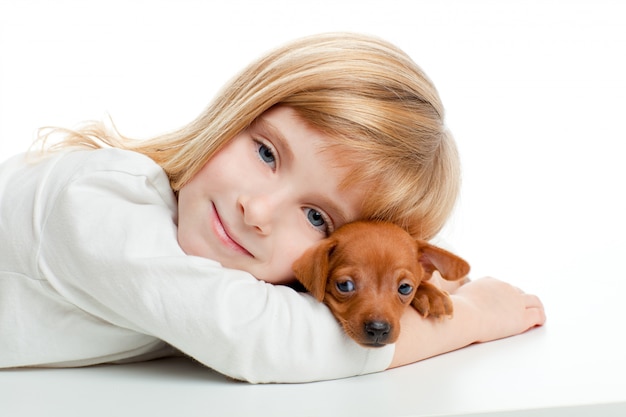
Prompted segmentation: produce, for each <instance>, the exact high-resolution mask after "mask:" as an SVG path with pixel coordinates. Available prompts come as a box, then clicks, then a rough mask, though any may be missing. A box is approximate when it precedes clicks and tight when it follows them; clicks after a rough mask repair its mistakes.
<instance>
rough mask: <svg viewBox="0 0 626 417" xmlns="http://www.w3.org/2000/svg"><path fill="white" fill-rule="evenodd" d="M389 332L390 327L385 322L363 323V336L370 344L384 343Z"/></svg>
mask: <svg viewBox="0 0 626 417" xmlns="http://www.w3.org/2000/svg"><path fill="white" fill-rule="evenodd" d="M390 330H391V325H390V324H389V323H388V322H386V321H380V320H373V321H368V322H367V323H365V334H367V337H368V338H369V340H370V341H371V342H372V343H384V342H385V341H386V340H387V338H388V337H389V331H390Z"/></svg>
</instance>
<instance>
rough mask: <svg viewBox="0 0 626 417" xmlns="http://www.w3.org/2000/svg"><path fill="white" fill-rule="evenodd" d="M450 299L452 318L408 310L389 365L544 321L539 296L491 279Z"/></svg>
mask: <svg viewBox="0 0 626 417" xmlns="http://www.w3.org/2000/svg"><path fill="white" fill-rule="evenodd" d="M451 297H452V299H453V301H454V317H453V318H452V319H444V320H442V321H436V320H431V319H424V318H422V317H421V316H420V315H419V314H418V313H417V312H416V311H415V310H414V309H408V310H407V312H406V313H405V314H404V316H403V318H402V322H401V325H402V332H401V334H400V338H399V339H398V341H397V342H396V350H395V354H394V358H393V361H392V362H391V365H390V368H394V367H397V366H402V365H406V364H409V363H412V362H417V361H419V360H422V359H426V358H429V357H431V356H436V355H439V354H442V353H446V352H450V351H452V350H456V349H459V348H462V347H465V346H467V345H470V344H472V343H477V342H487V341H490V340H496V339H501V338H504V337H508V336H513V335H516V334H519V333H523V332H525V331H526V330H528V329H530V328H532V327H535V326H540V325H542V324H543V323H544V322H545V321H546V315H545V310H544V308H543V305H542V304H541V301H540V300H539V298H538V297H537V296H535V295H531V294H525V293H524V292H522V291H521V290H519V289H518V288H515V287H513V286H512V285H509V284H507V283H505V282H502V281H499V280H496V279H493V278H483V279H479V280H476V281H471V282H469V283H468V284H465V285H463V286H461V287H459V288H458V289H457V290H456V292H454V293H453V294H452V295H451Z"/></svg>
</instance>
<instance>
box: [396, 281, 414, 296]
mask: <svg viewBox="0 0 626 417" xmlns="http://www.w3.org/2000/svg"><path fill="white" fill-rule="evenodd" d="M412 291H413V287H412V286H410V285H409V284H400V286H399V287H398V292H399V293H400V294H402V295H409V294H411V292H412Z"/></svg>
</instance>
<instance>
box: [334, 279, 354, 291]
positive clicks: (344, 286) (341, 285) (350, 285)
mask: <svg viewBox="0 0 626 417" xmlns="http://www.w3.org/2000/svg"><path fill="white" fill-rule="evenodd" d="M336 285H337V289H338V290H339V292H352V291H354V282H352V281H350V280H348V281H337V284H336Z"/></svg>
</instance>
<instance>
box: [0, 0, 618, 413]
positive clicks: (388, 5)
mask: <svg viewBox="0 0 626 417" xmlns="http://www.w3.org/2000/svg"><path fill="white" fill-rule="evenodd" d="M336 30H340V31H356V32H364V33H368V34H373V35H377V36H380V37H382V38H385V39H387V40H389V41H391V42H393V43H395V44H397V45H398V46H400V47H401V48H403V49H404V50H405V51H407V52H408V53H409V54H410V55H411V56H412V57H413V59H414V60H415V61H416V62H417V63H418V64H419V65H420V66H422V68H423V69H424V70H425V71H426V72H427V73H428V74H429V76H430V77H431V79H433V81H434V82H435V84H436V85H437V87H438V89H439V92H440V94H441V96H442V99H443V102H444V105H445V106H446V109H447V123H448V125H449V127H450V129H451V130H452V132H453V134H454V135H455V137H456V139H457V143H458V146H459V149H460V152H461V157H462V163H463V172H464V175H463V176H464V184H463V191H462V195H461V198H460V201H459V204H458V206H457V210H456V211H455V214H454V216H453V218H452V219H451V221H450V223H449V225H448V226H447V227H446V229H445V230H444V232H443V235H444V237H445V239H446V240H447V241H448V242H449V243H450V244H451V245H452V246H453V247H454V248H455V249H456V251H457V252H458V253H459V254H460V255H462V256H464V257H465V258H466V259H468V260H469V261H470V263H471V264H472V267H473V272H472V275H473V276H474V277H478V276H483V275H493V276H496V277H498V278H501V279H504V280H507V281H510V282H512V283H514V284H515V285H518V286H520V287H522V288H523V289H525V290H528V291H530V292H534V293H537V294H539V295H540V296H541V297H542V299H543V300H544V302H545V304H546V308H547V312H548V324H547V325H546V327H545V328H544V329H541V330H540V331H541V332H544V333H542V334H545V335H544V336H542V337H544V339H541V340H542V343H548V342H547V341H549V343H548V345H546V346H548V347H547V348H546V349H547V350H546V352H545V353H546V354H548V356H549V357H546V356H543V357H541V358H537V359H536V361H535V362H536V363H538V364H539V366H543V365H546V364H547V363H548V362H547V361H554V360H559V361H561V362H560V365H559V366H560V367H559V366H556V368H554V369H553V371H554V372H552V373H549V374H547V376H546V378H551V377H555V375H557V374H558V373H559V372H561V371H563V370H564V369H565V367H566V366H567V364H568V363H570V364H572V366H575V367H577V369H582V371H581V372H591V371H590V370H594V371H593V372H596V373H595V374H594V375H592V376H591V377H590V378H598V379H599V380H600V379H602V382H601V383H600V381H595V382H593V383H589V384H590V385H592V386H595V387H597V388H596V389H595V391H594V389H591V390H590V389H589V387H588V386H587V385H580V384H579V385H576V386H575V387H574V388H572V389H571V390H570V393H569V394H565V393H561V394H562V395H561V397H559V393H551V392H549V388H553V389H557V388H555V387H556V386H562V385H563V384H557V383H556V382H554V383H551V384H548V385H547V386H546V387H547V388H546V389H547V390H548V392H546V393H545V395H546V396H549V395H551V396H552V398H560V400H559V401H561V402H567V401H573V400H570V397H571V398H572V399H573V398H576V397H577V396H578V398H579V399H580V398H582V399H584V398H583V397H580V393H582V392H584V393H585V395H587V396H591V397H590V399H589V400H590V401H592V400H597V401H615V400H619V399H621V400H622V401H624V400H626V392H623V391H624V389H623V386H624V385H623V384H618V383H617V382H615V383H613V382H611V378H612V377H611V375H614V374H613V373H611V372H610V370H611V369H614V368H617V369H625V368H626V359H624V348H625V346H624V343H623V342H621V343H620V342H616V341H618V340H621V339H623V334H624V319H626V313H625V312H624V308H623V306H622V305H623V298H624V296H625V292H626V291H625V290H626V284H625V280H626V273H625V272H624V261H623V259H624V256H625V255H624V252H625V251H626V220H625V219H624V214H625V213H626V198H625V197H626V195H625V194H626V192H625V189H626V187H625V185H626V184H625V182H626V164H625V163H624V159H625V157H626V146H625V145H624V143H625V141H626V128H625V127H624V124H625V122H626V75H625V74H626V62H625V61H626V59H625V56H626V11H625V7H624V6H622V2H620V1H617V0H616V1H609V0H588V1H574V0H572V1H565V0H564V1H555V0H543V1H538V0H523V1H486V0H484V1H461V0H459V1H394V0H384V1H365V0H358V1H357V0H355V1H337V0H334V1H325V0H323V1H320V0H318V1H310V2H309V1H306V2H304V1H303V2H297V1H272V0H268V1H264V2H253V1H241V0H239V1H229V2H210V1H200V0H195V1H191V0H176V1H174V0H171V1H167V0H152V1H147V0H145V1H140V0H106V1H78V0H56V1H44V0H39V1H36V0H21V1H18V0H15V1H7V0H0V159H4V158H5V157H8V156H9V155H11V154H13V153H16V152H18V151H22V150H25V149H26V148H27V147H28V146H29V144H30V142H31V140H32V139H33V137H34V132H35V130H36V129H37V127H39V126H44V125H58V126H67V127H72V126H75V125H76V124H77V123H79V122H81V121H83V120H86V119H101V118H103V117H104V116H105V114H107V113H108V114H109V115H111V117H112V118H113V120H114V122H115V123H116V125H117V127H118V129H119V130H120V131H121V133H122V134H125V135H127V136H134V137H140V138H141V137H148V136H151V135H153V134H156V133H160V132H163V131H167V130H171V129H174V128H177V127H179V126H181V125H183V124H185V123H187V122H188V121H190V120H191V119H193V118H194V117H195V116H196V114H198V113H199V112H200V111H201V110H202V109H203V108H204V106H205V105H206V104H207V103H208V102H209V100H210V98H211V97H212V96H213V94H214V93H215V92H216V91H217V90H218V89H219V88H220V87H221V85H222V84H223V83H224V82H225V81H226V80H227V79H228V78H230V77H231V76H232V75H233V74H234V73H235V72H236V71H239V70H240V69H242V68H243V66H245V65H246V64H248V63H249V62H250V61H251V60H252V59H254V58H256V57H257V56H259V55H261V54H263V53H264V52H265V51H267V50H268V49H270V48H273V47H275V46H278V45H280V44H282V43H284V42H286V41H288V40H291V39H293V38H295V37H299V36H302V35H309V34H313V33H317V32H324V31H336ZM0 198H2V196H0ZM513 340H516V339H515V338H514V339H513ZM517 340H522V339H521V338H520V339H517ZM512 343H515V342H512ZM542 346H543V345H542ZM494 366H495V365H494ZM598 369H600V370H598ZM607 378H608V379H607ZM581 384H583V383H582V382H581ZM566 385H567V384H566ZM620 385H621V387H622V388H619V386H620ZM570 388H571V387H570ZM538 395H539V394H538ZM568 395H569V396H568ZM585 398H586V397H585ZM540 403H541V404H544V405H545V404H547V402H546V401H544V402H543V403H542V402H541V401H537V404H539V405H541V404H540ZM501 406H503V405H501ZM474 410H475V409H474Z"/></svg>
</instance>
